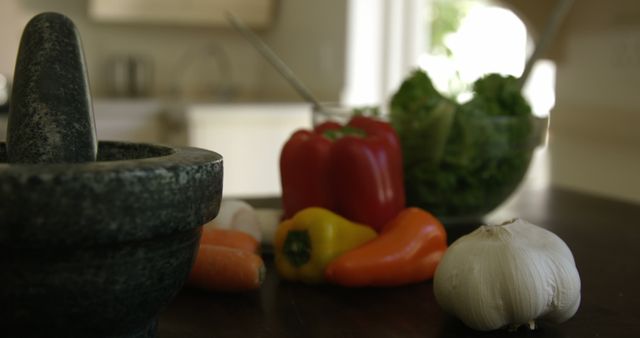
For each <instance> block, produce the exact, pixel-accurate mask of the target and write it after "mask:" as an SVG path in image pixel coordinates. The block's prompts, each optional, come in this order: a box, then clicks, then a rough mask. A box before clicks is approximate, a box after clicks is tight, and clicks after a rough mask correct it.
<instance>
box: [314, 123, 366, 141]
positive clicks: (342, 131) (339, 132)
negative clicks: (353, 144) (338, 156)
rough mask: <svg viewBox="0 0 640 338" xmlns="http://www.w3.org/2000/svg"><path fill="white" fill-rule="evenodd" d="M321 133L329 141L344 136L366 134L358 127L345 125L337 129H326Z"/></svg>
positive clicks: (361, 136)
mask: <svg viewBox="0 0 640 338" xmlns="http://www.w3.org/2000/svg"><path fill="white" fill-rule="evenodd" d="M322 135H323V136H324V137H326V138H328V139H329V140H331V141H335V140H338V139H341V138H343V137H345V136H355V137H360V138H363V137H366V136H367V133H366V132H365V131H364V130H362V129H360V128H354V127H349V126H346V127H342V128H339V129H329V130H326V131H324V132H323V133H322Z"/></svg>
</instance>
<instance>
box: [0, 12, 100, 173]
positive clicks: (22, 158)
mask: <svg viewBox="0 0 640 338" xmlns="http://www.w3.org/2000/svg"><path fill="white" fill-rule="evenodd" d="M97 149H98V147H97V140H96V132H95V124H94V120H93V108H92V104H91V93H90V90H89V80H88V77H87V70H86V66H85V60H84V54H83V50H82V44H81V41H80V35H79V33H78V31H77V29H76V27H75V25H74V24H73V22H72V21H71V20H70V19H69V18H67V17H66V16H64V15H62V14H58V13H42V14H39V15H37V16H35V17H34V18H33V19H31V21H29V23H28V24H27V26H26V28H25V30H24V33H23V35H22V39H21V41H20V48H19V51H18V58H17V61H16V68H15V74H14V87H13V92H12V95H11V105H10V108H9V119H8V125H7V159H8V162H9V163H25V164H26V163H31V164H34V163H79V162H91V161H95V160H96V154H97Z"/></svg>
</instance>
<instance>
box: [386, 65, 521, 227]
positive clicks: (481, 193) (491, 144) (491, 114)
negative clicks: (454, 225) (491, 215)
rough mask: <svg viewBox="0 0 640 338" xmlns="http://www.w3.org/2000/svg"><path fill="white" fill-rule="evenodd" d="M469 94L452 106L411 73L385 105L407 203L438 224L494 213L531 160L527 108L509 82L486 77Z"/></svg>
mask: <svg viewBox="0 0 640 338" xmlns="http://www.w3.org/2000/svg"><path fill="white" fill-rule="evenodd" d="M473 93H474V95H473V98H472V99H471V100H470V101H468V102H466V103H464V104H459V103H457V102H455V101H454V100H452V99H449V98H446V97H444V96H443V95H442V94H440V93H439V92H438V91H437V90H436V89H435V88H434V87H433V84H432V82H431V80H430V79H429V77H428V76H427V74H426V73H425V72H424V71H422V70H416V71H414V72H413V73H412V74H411V75H410V76H409V77H408V78H407V79H406V80H405V81H404V82H403V83H402V85H401V86H400V88H399V89H398V91H397V92H396V93H395V94H394V95H393V97H392V100H391V112H390V119H391V123H392V125H393V126H394V128H395V129H396V131H397V132H398V136H399V138H400V142H401V144H402V148H403V158H404V170H405V189H406V193H407V202H408V204H409V205H412V206H419V207H422V208H424V209H427V210H430V211H431V212H433V213H434V214H435V215H437V216H438V217H442V218H444V219H453V218H477V217H480V216H482V215H484V214H486V213H487V212H489V211H491V210H492V209H494V208H495V207H496V206H497V205H499V204H500V203H501V202H503V201H504V200H505V199H506V198H507V197H508V196H509V194H510V193H511V192H513V190H514V189H515V188H516V187H517V185H518V183H519V182H520V181H521V179H522V177H523V176H524V174H525V173H526V170H527V167H528V165H529V161H530V158H531V153H532V149H533V144H532V129H533V128H532V115H531V108H530V106H529V105H528V103H527V102H526V100H525V99H524V98H523V97H522V95H521V94H520V90H519V87H518V81H517V79H516V78H514V77H513V76H501V75H498V74H490V75H487V76H485V77H483V78H481V79H479V80H477V81H476V82H475V83H474V85H473Z"/></svg>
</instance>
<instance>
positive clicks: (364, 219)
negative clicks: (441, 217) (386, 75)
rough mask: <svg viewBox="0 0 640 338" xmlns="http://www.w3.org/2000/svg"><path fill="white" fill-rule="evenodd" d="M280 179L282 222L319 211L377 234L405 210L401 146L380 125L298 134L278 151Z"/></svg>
mask: <svg viewBox="0 0 640 338" xmlns="http://www.w3.org/2000/svg"><path fill="white" fill-rule="evenodd" d="M280 174H281V183H282V204H283V209H284V217H285V218H291V217H292V216H293V215H294V214H295V213H296V212H298V211H300V210H302V209H305V208H307V207H322V208H326V209H329V210H331V211H333V212H335V213H337V214H339V215H342V216H343V217H345V218H347V219H349V220H351V221H354V222H358V223H362V224H367V225H369V226H371V227H373V228H374V229H376V230H379V229H380V228H381V227H382V226H383V225H384V224H386V223H387V222H388V221H389V220H391V219H392V218H393V217H395V216H396V215H397V214H398V213H399V212H400V211H401V210H403V209H404V207H405V194H404V183H403V171H402V154H401V150H400V142H399V141H398V136H397V134H396V132H395V130H394V129H393V127H391V125H390V124H389V123H387V122H383V121H380V120H378V119H374V118H370V117H364V116H355V117H353V118H352V119H351V120H350V121H349V123H347V125H346V126H342V125H340V124H338V123H336V122H325V123H323V124H321V125H318V126H317V127H316V128H315V129H314V130H299V131H296V132H295V133H294V134H293V135H292V136H291V138H290V139H289V140H288V141H287V143H286V144H285V145H284V147H283V149H282V153H281V155H280Z"/></svg>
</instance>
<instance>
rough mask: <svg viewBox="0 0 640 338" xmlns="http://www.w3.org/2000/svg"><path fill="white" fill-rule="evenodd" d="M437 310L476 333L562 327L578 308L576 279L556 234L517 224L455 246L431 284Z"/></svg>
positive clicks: (478, 233) (481, 231) (481, 232)
mask: <svg viewBox="0 0 640 338" xmlns="http://www.w3.org/2000/svg"><path fill="white" fill-rule="evenodd" d="M433 287H434V293H435V297H436V300H437V302H438V303H439V304H440V306H441V307H442V308H443V309H444V310H445V311H447V312H448V313H451V314H453V315H455V316H457V317H458V318H460V319H461V320H462V321H463V322H464V323H465V324H466V325H467V326H469V327H471V328H473V329H475V330H480V331H490V330H495V329H499V328H502V327H506V326H508V327H517V326H519V325H529V326H530V327H532V325H533V321H534V320H536V319H541V320H548V321H551V322H555V323H561V322H564V321H566V320H568V319H569V318H571V317H572V316H573V315H574V314H575V313H576V311H577V310H578V307H579V305H580V276H579V274H578V270H577V268H576V265H575V262H574V259H573V255H572V254H571V251H570V250H569V247H567V245H566V244H565V243H564V242H563V241H562V239H560V238H559V237H558V236H556V235H555V234H554V233H552V232H550V231H548V230H546V229H543V228H541V227H538V226H536V225H533V224H531V223H528V222H526V221H524V220H521V219H515V220H512V221H509V222H506V223H503V224H501V225H488V226H487V225H485V226H481V227H480V228H478V229H476V230H475V231H473V232H472V233H470V234H468V235H466V236H463V237H461V238H460V239H458V240H457V241H455V242H454V243H453V244H452V245H451V246H450V247H449V249H448V250H447V251H446V252H445V254H444V257H443V258H442V261H441V262H440V264H439V265H438V268H437V269H436V272H435V276H434V280H433Z"/></svg>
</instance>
